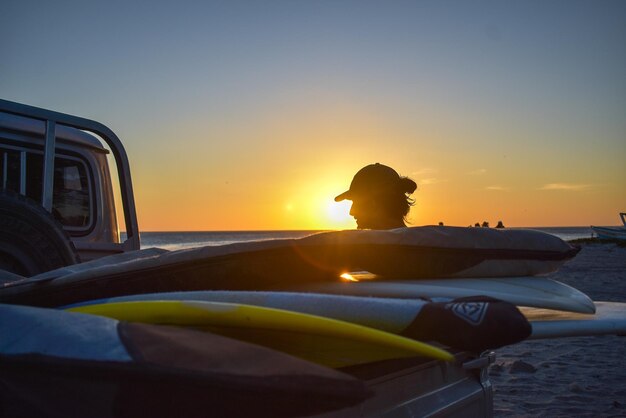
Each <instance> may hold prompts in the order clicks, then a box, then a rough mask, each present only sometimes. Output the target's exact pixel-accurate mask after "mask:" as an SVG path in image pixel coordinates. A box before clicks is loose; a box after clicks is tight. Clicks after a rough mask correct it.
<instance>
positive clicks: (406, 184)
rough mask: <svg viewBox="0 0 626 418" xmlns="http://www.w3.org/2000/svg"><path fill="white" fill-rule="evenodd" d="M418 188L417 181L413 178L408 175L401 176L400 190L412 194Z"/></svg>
mask: <svg viewBox="0 0 626 418" xmlns="http://www.w3.org/2000/svg"><path fill="white" fill-rule="evenodd" d="M416 189H417V183H415V182H414V181H413V180H411V179H410V178H408V177H401V178H400V190H402V191H403V192H404V193H408V194H411V193H413V192H414V191H415V190H416Z"/></svg>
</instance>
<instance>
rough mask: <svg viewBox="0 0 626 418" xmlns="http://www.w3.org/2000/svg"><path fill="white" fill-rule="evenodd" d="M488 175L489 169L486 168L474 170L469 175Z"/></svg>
mask: <svg viewBox="0 0 626 418" xmlns="http://www.w3.org/2000/svg"><path fill="white" fill-rule="evenodd" d="M486 173H487V169H486V168H479V169H478V170H474V171H470V172H469V173H467V174H469V175H470V176H482V175H483V174H486Z"/></svg>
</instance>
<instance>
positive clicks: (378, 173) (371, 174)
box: [335, 163, 400, 202]
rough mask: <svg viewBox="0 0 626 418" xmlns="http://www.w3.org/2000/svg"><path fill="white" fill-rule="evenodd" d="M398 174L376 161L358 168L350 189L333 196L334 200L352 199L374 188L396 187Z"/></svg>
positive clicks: (398, 183)
mask: <svg viewBox="0 0 626 418" xmlns="http://www.w3.org/2000/svg"><path fill="white" fill-rule="evenodd" d="M399 185H400V175H399V174H398V173H397V172H396V170H394V169H393V168H391V167H388V166H386V165H383V164H380V163H376V164H370V165H367V166H365V167H363V168H362V169H360V170H359V171H358V172H357V173H356V174H355V175H354V178H353V179H352V183H350V189H349V190H347V191H345V192H343V193H341V194H340V195H339V196H337V197H335V202H340V201H342V200H346V199H348V200H352V198H353V197H354V196H357V195H362V194H366V193H368V192H372V191H375V190H387V189H394V188H398V187H399Z"/></svg>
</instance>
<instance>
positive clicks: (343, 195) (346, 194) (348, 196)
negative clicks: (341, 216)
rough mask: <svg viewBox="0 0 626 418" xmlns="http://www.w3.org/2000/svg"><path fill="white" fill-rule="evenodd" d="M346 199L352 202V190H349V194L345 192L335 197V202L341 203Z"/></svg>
mask: <svg viewBox="0 0 626 418" xmlns="http://www.w3.org/2000/svg"><path fill="white" fill-rule="evenodd" d="M346 199H348V200H351V199H350V190H348V191H347V192H343V193H341V194H340V195H339V196H337V197H335V202H341V201H342V200H346Z"/></svg>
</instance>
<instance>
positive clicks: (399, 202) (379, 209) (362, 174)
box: [335, 163, 417, 229]
mask: <svg viewBox="0 0 626 418" xmlns="http://www.w3.org/2000/svg"><path fill="white" fill-rule="evenodd" d="M415 189H417V184H415V182H414V181H413V180H411V179H410V178H408V177H400V175H399V174H398V173H397V172H396V171H395V170H394V169H393V168H391V167H387V166H386V165H383V164H379V163H376V164H370V165H368V166H365V167H363V168H362V169H360V170H359V171H358V172H357V173H356V174H355V175H354V178H353V179H352V183H350V189H349V190H348V191H346V192H344V193H342V194H340V195H339V196H337V197H335V202H340V201H342V200H346V199H347V200H352V207H351V208H350V215H352V216H353V217H354V219H355V220H356V224H357V228H358V229H393V228H401V227H404V226H406V215H407V214H408V213H409V209H410V208H411V206H413V205H414V204H415V201H414V200H413V199H412V198H410V197H409V196H410V195H411V194H412V193H413V192H414V191H415Z"/></svg>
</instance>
